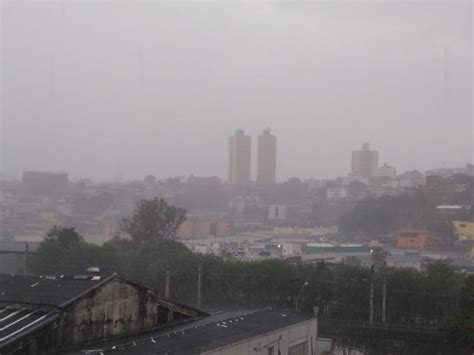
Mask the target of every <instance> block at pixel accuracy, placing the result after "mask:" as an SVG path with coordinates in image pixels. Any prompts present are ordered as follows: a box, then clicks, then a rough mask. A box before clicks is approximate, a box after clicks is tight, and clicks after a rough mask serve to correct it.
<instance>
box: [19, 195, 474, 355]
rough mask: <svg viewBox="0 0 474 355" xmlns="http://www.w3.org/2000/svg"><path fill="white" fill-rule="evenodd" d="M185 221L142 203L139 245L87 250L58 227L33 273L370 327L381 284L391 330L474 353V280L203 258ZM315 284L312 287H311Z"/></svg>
mask: <svg viewBox="0 0 474 355" xmlns="http://www.w3.org/2000/svg"><path fill="white" fill-rule="evenodd" d="M183 215H184V211H183V210H181V209H176V208H174V207H172V206H169V205H167V204H166V202H164V201H163V200H158V199H154V200H149V201H141V202H140V203H139V204H138V205H137V208H136V209H135V211H134V213H133V215H132V216H131V218H130V219H127V220H125V221H124V226H123V227H124V230H126V231H128V232H129V234H130V236H131V239H119V238H116V239H113V240H111V241H109V242H107V243H105V244H104V245H102V246H97V245H93V244H90V243H87V242H85V241H84V238H83V237H82V236H81V235H79V234H78V233H77V232H76V231H75V229H74V228H61V227H54V228H53V229H51V230H50V232H49V233H48V234H47V236H46V238H45V240H44V241H43V242H42V243H41V245H40V247H39V249H38V251H37V253H36V254H35V255H34V256H33V257H32V259H31V261H30V266H29V270H28V271H29V272H32V273H37V274H56V275H57V274H83V273H84V272H85V270H86V269H87V268H88V267H90V266H98V267H100V268H101V271H102V272H104V273H112V272H116V273H118V274H119V275H121V276H122V277H125V278H128V279H130V280H133V281H136V282H139V283H142V284H144V285H147V286H149V287H153V288H155V289H158V290H159V291H160V292H161V294H162V295H163V296H164V294H165V284H166V281H165V278H166V275H167V274H168V275H169V278H170V289H169V291H170V298H171V299H173V300H175V301H178V302H182V303H187V304H197V303H198V299H197V297H198V283H199V282H198V280H199V279H200V280H201V299H200V301H201V306H202V307H203V308H206V309H211V310H212V309H232V308H240V309H242V308H258V307H266V306H276V307H279V308H292V307H293V306H294V303H295V302H294V301H295V299H296V298H297V299H298V301H299V303H298V304H299V307H298V308H299V309H300V310H301V311H305V312H313V310H314V307H318V308H319V314H320V316H323V317H334V318H342V319H350V320H368V317H369V302H370V301H369V298H370V297H369V295H370V285H371V283H373V286H374V314H375V321H380V320H381V319H382V298H383V291H382V290H383V283H384V280H385V285H386V305H387V307H386V320H387V321H388V322H402V323H404V322H406V323H418V324H431V325H436V326H440V327H445V328H446V330H447V332H448V333H449V334H450V336H451V337H452V341H453V342H459V343H460V344H463V345H466V344H467V345H469V346H473V347H474V339H473V338H474V335H473V334H474V332H472V329H474V276H469V277H466V276H465V275H463V274H459V273H456V272H455V271H454V270H453V269H452V268H451V267H450V266H449V265H448V264H446V263H444V262H440V261H435V262H430V263H428V265H427V267H426V269H425V270H424V271H418V270H415V269H410V268H403V269H402V268H390V267H388V268H385V267H383V264H384V263H380V262H377V260H374V264H375V266H376V267H375V269H374V271H373V272H372V271H371V269H369V268H363V267H358V266H353V265H352V266H351V265H347V264H337V265H329V264H326V263H324V262H319V263H316V264H303V263H296V264H293V263H289V262H286V261H284V260H263V261H255V262H243V261H238V260H224V259H222V258H217V257H213V256H208V255H196V254H193V253H192V252H191V251H189V250H188V249H187V248H186V247H185V246H184V245H182V244H180V243H178V242H175V241H174V240H172V238H171V237H172V235H173V232H175V231H176V229H177V228H178V226H179V224H180V223H181V222H182V220H183ZM305 283H307V285H306V286H305V287H303V285H304V284H305Z"/></svg>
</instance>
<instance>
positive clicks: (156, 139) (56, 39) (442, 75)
mask: <svg viewBox="0 0 474 355" xmlns="http://www.w3.org/2000/svg"><path fill="white" fill-rule="evenodd" d="M472 14H473V12H472V2H471V1H465V2H456V1H445V2H437V3H435V2H429V1H425V2H419V1H416V2H415V1H403V2H401V1H400V2H397V1H392V2H382V1H361V2H355V1H327V2H304V3H303V2H296V1H295V2H265V3H263V2H260V3H258V2H200V1H196V2H187V3H175V2H173V3H171V2H161V3H160V2H146V3H137V2H135V1H132V0H129V1H128V2H125V1H121V2H115V1H108V2H105V1H104V2H93V1H89V2H79V1H77V2H68V1H63V2H56V3H48V2H45V1H37V2H21V3H18V2H16V1H15V2H13V1H12V2H6V1H3V2H2V17H1V20H2V22H1V30H2V51H1V54H2V57H1V60H2V61H1V69H2V77H1V84H2V116H1V118H2V153H1V154H2V165H3V166H2V168H3V171H4V172H6V173H8V174H18V173H21V171H23V170H24V169H37V170H65V171H67V172H69V173H70V174H71V176H72V177H73V178H79V177H90V178H94V179H100V180H111V179H116V178H118V177H122V178H125V179H132V178H142V177H143V176H144V175H146V174H154V175H156V176H157V177H168V176H187V175H189V174H191V173H193V174H194V175H218V176H220V177H223V178H225V177H226V176H225V175H226V172H227V143H228V137H229V136H230V135H231V134H232V133H233V132H234V130H235V129H244V130H245V131H246V132H248V133H249V134H251V135H252V137H253V138H254V139H253V142H252V143H253V146H254V147H253V148H256V138H255V137H256V136H257V134H258V133H259V132H260V131H262V130H263V129H264V128H266V127H271V128H272V131H273V132H274V133H275V134H276V135H277V137H278V158H277V162H278V167H277V170H278V172H277V175H278V179H279V180H284V179H286V178H288V177H290V176H300V177H310V176H313V177H320V178H327V177H335V176H345V175H347V173H348V172H349V169H350V156H351V150H353V149H356V148H359V147H360V145H361V144H362V143H363V142H366V141H367V142H370V144H371V146H372V147H373V148H374V149H377V150H379V156H380V163H385V162H386V163H388V164H390V165H393V166H396V167H397V168H398V170H399V171H404V170H411V169H420V170H426V169H430V168H436V167H441V166H442V164H443V162H444V163H445V165H446V166H447V167H454V166H464V164H465V163H467V162H472V156H473V122H472V121H473V115H472V114H473V112H472V101H473V94H472V80H473V77H472V31H473V26H472V25H473V23H472ZM255 156H256V155H255V154H254V157H255ZM253 160H254V162H255V159H253ZM253 176H255V169H253Z"/></svg>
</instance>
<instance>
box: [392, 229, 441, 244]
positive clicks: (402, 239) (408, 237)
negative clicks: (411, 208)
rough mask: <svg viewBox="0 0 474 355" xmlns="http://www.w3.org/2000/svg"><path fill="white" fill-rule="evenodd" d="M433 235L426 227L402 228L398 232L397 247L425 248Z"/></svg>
mask: <svg viewBox="0 0 474 355" xmlns="http://www.w3.org/2000/svg"><path fill="white" fill-rule="evenodd" d="M432 239H433V235H432V234H431V232H430V231H428V230H424V229H413V228H407V229H401V230H399V231H398V232H397V248H402V249H425V248H426V247H427V246H428V245H429V243H430V242H431V240H432Z"/></svg>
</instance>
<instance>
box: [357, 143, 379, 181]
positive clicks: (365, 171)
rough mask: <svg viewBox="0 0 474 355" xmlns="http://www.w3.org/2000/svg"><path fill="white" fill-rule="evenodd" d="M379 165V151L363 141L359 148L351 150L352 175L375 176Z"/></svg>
mask: <svg viewBox="0 0 474 355" xmlns="http://www.w3.org/2000/svg"><path fill="white" fill-rule="evenodd" d="M378 167H379V152H378V151H376V150H370V149H369V143H364V144H363V145H362V149H361V150H354V151H353V152H352V176H360V177H366V178H371V177H375V176H376V174H377V170H378Z"/></svg>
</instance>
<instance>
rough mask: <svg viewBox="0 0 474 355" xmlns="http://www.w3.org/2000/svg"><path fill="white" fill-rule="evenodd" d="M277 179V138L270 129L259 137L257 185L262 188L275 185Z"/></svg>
mask: <svg viewBox="0 0 474 355" xmlns="http://www.w3.org/2000/svg"><path fill="white" fill-rule="evenodd" d="M275 177H276V137H275V136H274V135H273V134H271V132H270V129H266V130H264V131H263V134H261V135H259V136H258V147H257V184H258V185H259V186H261V187H271V186H273V185H275Z"/></svg>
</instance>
